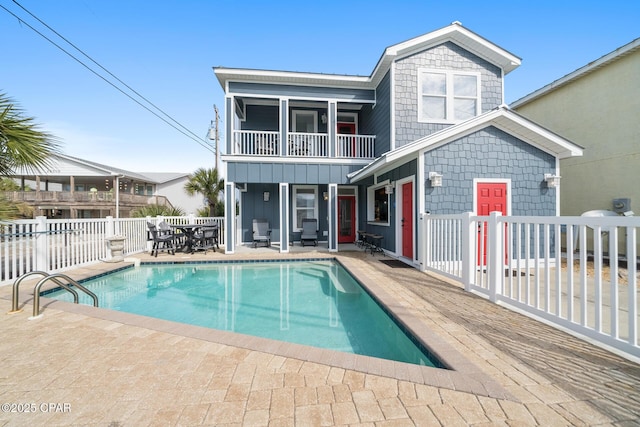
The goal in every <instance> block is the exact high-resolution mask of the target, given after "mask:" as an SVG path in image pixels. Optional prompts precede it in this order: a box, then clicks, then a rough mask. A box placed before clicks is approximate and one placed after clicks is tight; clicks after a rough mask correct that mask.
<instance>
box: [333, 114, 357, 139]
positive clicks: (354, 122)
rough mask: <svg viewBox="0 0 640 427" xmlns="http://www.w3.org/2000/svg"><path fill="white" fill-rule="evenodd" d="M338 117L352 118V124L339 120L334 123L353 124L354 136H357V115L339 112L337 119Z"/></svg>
mask: <svg viewBox="0 0 640 427" xmlns="http://www.w3.org/2000/svg"><path fill="white" fill-rule="evenodd" d="M340 116H345V117H352V118H353V122H341V121H340V120H336V123H353V124H355V126H356V135H358V113H344V112H341V111H339V112H338V114H337V117H340Z"/></svg>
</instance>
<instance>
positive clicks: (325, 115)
mask: <svg viewBox="0 0 640 427" xmlns="http://www.w3.org/2000/svg"><path fill="white" fill-rule="evenodd" d="M320 120H321V121H322V124H325V123H327V113H322V116H320Z"/></svg>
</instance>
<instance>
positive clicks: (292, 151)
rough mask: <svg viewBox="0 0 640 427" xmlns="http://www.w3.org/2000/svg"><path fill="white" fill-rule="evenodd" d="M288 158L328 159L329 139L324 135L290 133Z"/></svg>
mask: <svg viewBox="0 0 640 427" xmlns="http://www.w3.org/2000/svg"><path fill="white" fill-rule="evenodd" d="M288 140H289V152H288V154H289V156H297V157H329V142H328V141H329V139H328V135H327V134H326V133H301V132H292V133H290V134H289V135H288Z"/></svg>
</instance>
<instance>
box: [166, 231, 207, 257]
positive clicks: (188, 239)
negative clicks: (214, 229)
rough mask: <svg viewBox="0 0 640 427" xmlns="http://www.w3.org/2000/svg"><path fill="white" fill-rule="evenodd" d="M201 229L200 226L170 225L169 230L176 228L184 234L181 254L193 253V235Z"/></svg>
mask: <svg viewBox="0 0 640 427" xmlns="http://www.w3.org/2000/svg"><path fill="white" fill-rule="evenodd" d="M202 227H203V226H202V224H171V228H176V229H178V230H180V231H181V232H182V233H183V234H184V243H183V244H182V248H180V250H181V251H182V252H185V253H188V254H192V253H193V243H194V235H195V234H196V232H197V231H198V230H199V229H200V228H202Z"/></svg>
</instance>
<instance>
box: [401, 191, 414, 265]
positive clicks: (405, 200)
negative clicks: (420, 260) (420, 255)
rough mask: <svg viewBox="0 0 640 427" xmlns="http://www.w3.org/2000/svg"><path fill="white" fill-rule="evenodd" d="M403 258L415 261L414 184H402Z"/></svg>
mask: <svg viewBox="0 0 640 427" xmlns="http://www.w3.org/2000/svg"><path fill="white" fill-rule="evenodd" d="M400 222H401V223H402V256H403V257H406V258H409V259H413V183H412V182H407V183H406V184H402V219H401V220H400Z"/></svg>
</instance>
